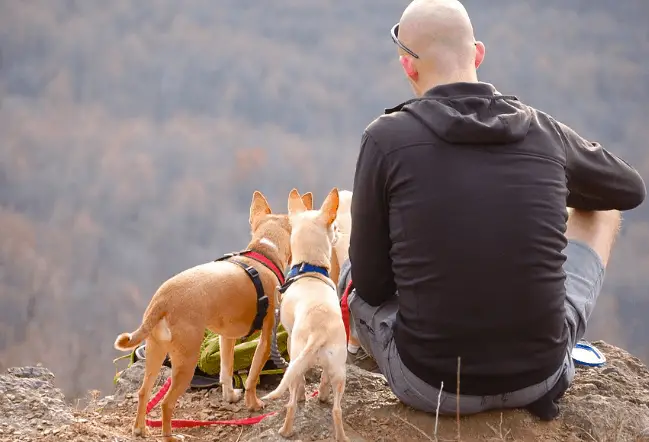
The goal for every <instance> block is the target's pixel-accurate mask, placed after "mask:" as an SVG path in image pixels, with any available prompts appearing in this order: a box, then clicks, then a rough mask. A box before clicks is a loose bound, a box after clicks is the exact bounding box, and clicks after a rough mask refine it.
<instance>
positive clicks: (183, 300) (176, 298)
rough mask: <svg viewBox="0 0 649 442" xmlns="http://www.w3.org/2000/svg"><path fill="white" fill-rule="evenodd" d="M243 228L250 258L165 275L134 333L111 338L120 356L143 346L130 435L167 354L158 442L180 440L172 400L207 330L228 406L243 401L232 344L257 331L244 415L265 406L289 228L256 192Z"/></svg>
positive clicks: (142, 427)
mask: <svg viewBox="0 0 649 442" xmlns="http://www.w3.org/2000/svg"><path fill="white" fill-rule="evenodd" d="M301 198H302V200H303V202H304V204H305V205H306V206H312V204H313V199H312V198H313V197H312V195H311V194H310V193H307V194H305V195H304V196H303V197H301ZM249 222H250V226H251V233H252V240H251V241H250V243H249V244H248V247H247V249H246V250H247V251H250V252H251V253H249V252H245V253H242V254H239V255H234V256H232V257H228V256H227V255H226V257H224V258H222V259H220V260H217V261H214V262H209V263H205V264H201V265H198V266H195V267H192V268H190V269H187V270H185V271H183V272H181V273H179V274H177V275H175V276H173V277H171V278H170V279H168V280H167V281H166V282H164V283H163V284H162V285H161V286H160V288H158V290H157V291H156V293H155V295H153V298H152V299H151V302H150V303H149V306H148V307H147V309H146V311H145V312H144V317H143V320H142V324H141V325H140V327H139V328H138V329H137V330H135V331H134V332H132V333H122V334H121V335H119V336H118V337H117V340H116V341H115V348H116V349H117V350H121V351H128V350H131V349H133V348H135V347H136V346H137V345H138V344H140V342H142V341H143V340H144V339H146V340H147V345H146V359H145V367H146V368H145V374H144V379H143V381H142V387H141V388H140V391H139V398H138V409H137V416H136V419H135V423H134V425H133V434H134V435H136V436H145V434H146V406H147V402H148V400H149V396H150V395H151V390H152V388H153V383H154V382H155V379H156V378H157V376H158V373H159V371H160V367H161V366H162V363H163V361H164V359H165V356H166V355H167V354H169V356H170V358H171V365H172V374H171V377H172V383H171V388H170V389H169V391H168V392H167V394H166V395H165V398H164V399H163V401H162V436H163V441H164V442H174V441H179V440H182V439H181V438H180V437H174V436H172V435H171V416H172V414H173V410H174V407H175V405H176V401H177V400H178V398H179V397H180V395H182V394H183V393H184V392H185V391H186V390H187V388H188V387H189V384H190V382H191V379H192V376H193V374H194V369H195V367H196V363H197V362H198V355H199V351H200V346H201V342H202V340H203V335H204V331H205V329H206V328H208V329H210V330H212V331H213V332H214V333H216V334H218V335H219V337H220V352H221V368H220V382H221V385H222V389H223V399H224V400H226V401H228V402H236V401H238V400H239V399H240V398H241V392H240V391H239V390H234V389H233V387H232V374H233V373H232V370H233V359H234V345H235V341H236V339H237V338H240V337H242V336H246V335H247V334H249V333H252V332H254V331H255V329H261V336H260V338H259V345H258V346H257V349H256V350H255V354H254V356H253V361H252V365H251V367H250V373H249V375H248V379H247V380H246V385H245V389H246V392H245V404H246V407H247V408H248V409H249V410H258V409H260V408H262V407H263V406H264V404H263V402H262V401H261V400H259V398H258V397H257V389H256V385H257V380H258V378H259V374H260V372H261V369H262V367H263V365H264V364H265V363H266V361H267V360H268V357H269V354H270V341H271V336H272V329H273V325H274V314H273V312H274V311H275V288H276V286H277V285H278V282H280V283H281V282H283V278H284V277H283V272H282V269H285V268H286V266H287V264H288V263H289V262H290V258H291V250H290V232H291V227H290V224H289V221H288V216H287V215H286V214H281V215H279V214H273V213H272V212H271V209H270V207H269V205H268V202H267V201H266V198H265V197H264V196H263V195H262V194H261V192H258V191H255V192H254V194H253V197H252V204H251V206H250V219H249ZM255 275H256V276H255ZM255 281H256V282H255ZM260 292H261V293H260ZM262 295H265V296H266V297H267V300H266V301H265V302H267V304H266V305H267V310H266V314H265V315H262V314H260V313H259V312H262V313H263V310H264V307H263V305H262V304H263V302H262V301H263V300H260V297H261V296H262Z"/></svg>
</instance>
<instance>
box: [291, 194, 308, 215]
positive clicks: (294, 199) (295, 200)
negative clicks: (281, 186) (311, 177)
mask: <svg viewBox="0 0 649 442" xmlns="http://www.w3.org/2000/svg"><path fill="white" fill-rule="evenodd" d="M305 210H307V208H306V206H305V205H304V203H303V202H302V198H300V194H299V193H298V191H297V189H293V190H291V192H290V193H289V194H288V214H289V215H296V214H298V213H302V212H304V211H305Z"/></svg>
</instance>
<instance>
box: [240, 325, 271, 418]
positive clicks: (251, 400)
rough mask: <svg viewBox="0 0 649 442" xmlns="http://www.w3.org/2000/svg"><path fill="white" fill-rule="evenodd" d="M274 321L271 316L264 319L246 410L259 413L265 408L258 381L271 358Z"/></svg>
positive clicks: (247, 392) (251, 374)
mask: <svg viewBox="0 0 649 442" xmlns="http://www.w3.org/2000/svg"><path fill="white" fill-rule="evenodd" d="M274 320H275V319H274V318H273V316H272V315H270V314H269V315H266V319H264V324H263V326H262V330H261V335H260V336H259V344H257V348H256V349H255V355H254V356H253V357H252V363H251V364H250V372H249V373H248V379H246V393H245V402H246V408H248V410H250V411H257V410H259V409H261V408H264V403H263V402H262V401H261V399H259V398H258V397H257V381H258V380H259V375H260V373H261V369H262V368H263V367H264V364H265V363H266V361H268V357H269V356H270V340H271V337H272V333H273V323H274Z"/></svg>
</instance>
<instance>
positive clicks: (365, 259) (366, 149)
mask: <svg viewBox="0 0 649 442" xmlns="http://www.w3.org/2000/svg"><path fill="white" fill-rule="evenodd" d="M387 175H388V174H387V165H386V159H385V156H384V153H383V152H382V151H381V150H380V148H379V146H377V144H376V142H375V141H374V139H372V137H371V136H370V135H369V134H368V133H367V132H365V133H363V137H362V140H361V150H360V153H359V155H358V161H357V163H356V173H355V175H354V188H353V192H354V193H353V195H354V196H353V198H352V210H351V212H352V232H351V236H350V242H349V259H350V261H351V263H352V279H353V281H354V287H355V288H356V293H357V295H358V296H360V297H361V299H362V300H364V301H365V302H367V303H368V304H370V305H372V306H379V305H381V304H383V303H384V302H385V301H387V300H388V299H390V298H391V297H392V296H394V294H395V292H396V285H395V283H394V274H393V273H392V261H391V259H390V247H391V240H390V226H389V218H388V217H389V213H388V207H387V198H388V196H387V194H386V187H387Z"/></svg>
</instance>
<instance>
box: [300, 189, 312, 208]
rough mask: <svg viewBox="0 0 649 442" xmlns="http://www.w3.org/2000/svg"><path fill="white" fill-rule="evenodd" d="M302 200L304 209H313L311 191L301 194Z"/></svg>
mask: <svg viewBox="0 0 649 442" xmlns="http://www.w3.org/2000/svg"><path fill="white" fill-rule="evenodd" d="M302 202H303V203H304V207H306V210H313V194H312V193H311V192H307V193H305V194H304V195H302Z"/></svg>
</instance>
